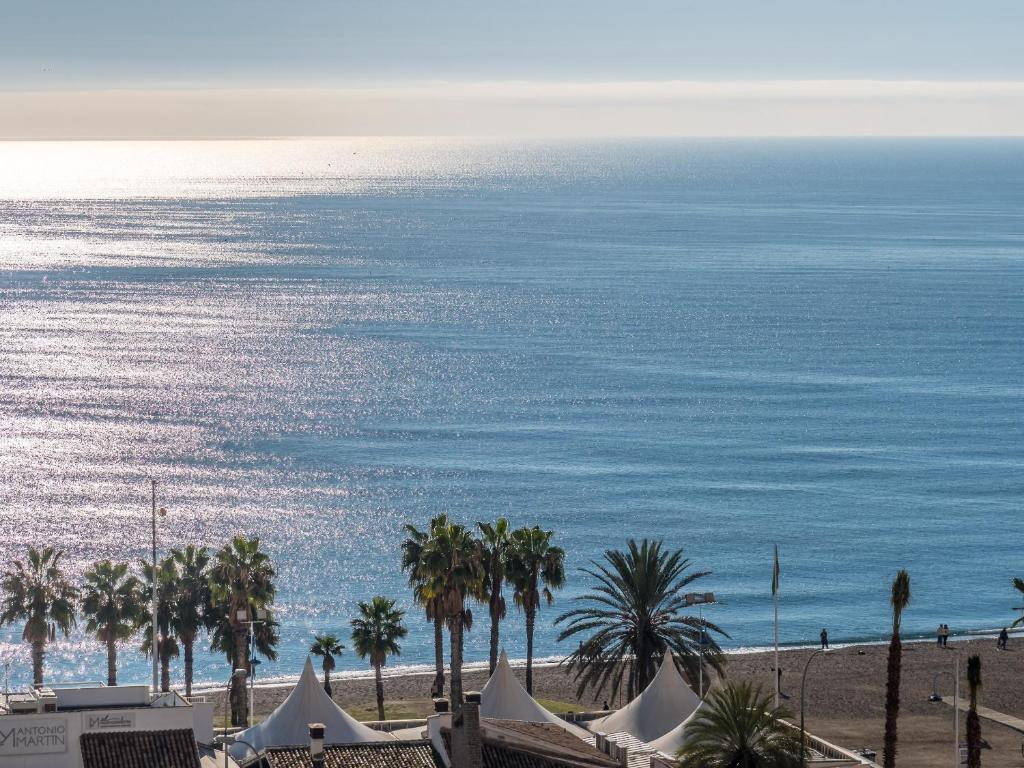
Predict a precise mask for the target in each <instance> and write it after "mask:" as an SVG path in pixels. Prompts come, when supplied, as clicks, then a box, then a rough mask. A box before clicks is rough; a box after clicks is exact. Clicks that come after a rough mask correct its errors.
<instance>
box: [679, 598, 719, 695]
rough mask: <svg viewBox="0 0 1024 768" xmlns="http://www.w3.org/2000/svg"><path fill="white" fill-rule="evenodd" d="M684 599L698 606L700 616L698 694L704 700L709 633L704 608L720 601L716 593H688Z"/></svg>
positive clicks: (687, 602) (688, 603)
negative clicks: (705, 623)
mask: <svg viewBox="0 0 1024 768" xmlns="http://www.w3.org/2000/svg"><path fill="white" fill-rule="evenodd" d="M683 599H684V600H685V601H686V604H687V605H696V606H697V611H698V612H699V615H700V640H699V642H698V643H697V655H698V659H699V663H698V665H697V666H698V668H699V675H700V677H699V682H698V684H697V685H698V693H699V698H701V699H703V698H704V645H705V644H706V643H707V637H708V632H707V628H706V627H705V626H704V606H705V605H713V604H714V603H717V602H718V600H716V599H715V593H714V592H687V593H686V594H685V595H683Z"/></svg>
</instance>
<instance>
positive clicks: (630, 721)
mask: <svg viewBox="0 0 1024 768" xmlns="http://www.w3.org/2000/svg"><path fill="white" fill-rule="evenodd" d="M698 706H700V698H698V696H697V694H696V693H694V692H693V690H692V689H691V688H690V686H688V685H687V684H686V681H685V680H683V677H682V675H680V674H679V670H678V669H676V665H675V662H674V661H673V660H672V655H671V654H668V653H666V654H665V658H664V660H663V661H662V662H661V667H659V668H658V674H656V675H655V676H654V679H653V680H651V682H650V684H649V685H648V686H647V687H646V688H645V689H644V690H643V691H641V693H640V695H639V696H637V697H636V698H635V699H633V700H632V701H631V702H629V704H627V705H626V706H624V707H623V708H622V709H620V710H619V711H618V712H613V713H612V714H610V715H608V716H607V717H604V718H602V719H600V720H598V721H597V722H594V723H591V725H590V730H592V731H604V732H605V733H621V732H625V733H628V734H630V735H631V736H635V737H636V738H638V739H640V741H647V742H650V741H654V740H655V739H657V738H659V737H660V736H664V735H665V734H666V733H668V732H669V731H671V730H672V729H673V728H675V727H676V726H677V725H679V724H680V723H681V722H682V721H683V720H685V719H686V718H688V717H689V716H690V715H691V714H692V713H693V711H694V710H695V709H697V707H698Z"/></svg>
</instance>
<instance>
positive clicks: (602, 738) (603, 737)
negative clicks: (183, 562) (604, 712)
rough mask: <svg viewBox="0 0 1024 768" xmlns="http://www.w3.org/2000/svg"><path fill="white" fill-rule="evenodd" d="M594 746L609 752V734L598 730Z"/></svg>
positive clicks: (606, 752)
mask: <svg viewBox="0 0 1024 768" xmlns="http://www.w3.org/2000/svg"><path fill="white" fill-rule="evenodd" d="M594 746H596V747H597V748H598V749H599V750H600V751H601V752H604V753H605V754H606V755H607V754H608V734H607V733H605V732H604V731H598V732H597V734H596V736H595V738H594Z"/></svg>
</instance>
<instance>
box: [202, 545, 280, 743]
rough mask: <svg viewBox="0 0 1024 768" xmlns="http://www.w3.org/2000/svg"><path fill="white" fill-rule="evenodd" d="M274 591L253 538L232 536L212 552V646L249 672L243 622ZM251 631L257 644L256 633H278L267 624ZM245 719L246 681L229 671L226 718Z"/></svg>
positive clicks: (270, 571)
mask: <svg viewBox="0 0 1024 768" xmlns="http://www.w3.org/2000/svg"><path fill="white" fill-rule="evenodd" d="M275 593H276V588H275V587H274V567H273V565H271V562H270V557H269V556H268V555H267V554H266V552H264V551H263V550H261V549H260V540H259V539H258V538H252V539H249V538H246V537H245V536H236V537H235V538H234V539H232V540H231V542H230V543H229V544H225V545H224V546H223V547H222V548H221V549H220V550H219V551H218V552H217V555H216V557H215V558H214V561H213V565H212V566H211V567H210V602H211V605H212V606H215V613H214V615H215V617H216V621H217V626H216V628H215V630H214V637H213V639H212V647H213V648H215V649H219V650H222V651H225V652H230V658H231V663H232V664H233V665H234V668H235V669H245V670H247V671H248V672H249V673H250V674H252V665H251V664H250V658H249V643H248V626H247V624H246V623H245V622H246V621H248V620H251V618H252V617H254V616H255V615H256V611H257V610H258V609H260V610H262V609H266V608H268V607H269V606H270V604H271V603H273V601H274V595H275ZM255 634H256V645H257V647H259V645H260V636H261V634H262V635H263V637H264V641H265V642H266V641H267V640H269V641H272V642H276V639H277V636H276V631H275V628H274V625H272V624H259V625H257V631H256V633H255ZM264 648H265V650H264V653H266V655H267V657H268V658H270V659H273V658H275V657H276V655H275V654H274V653H273V646H272V645H271V646H270V647H267V646H266V645H265V646H264ZM247 720H248V702H247V701H246V697H245V682H244V680H241V679H239V678H238V677H234V678H232V680H231V724H232V725H235V726H239V727H240V726H243V725H245V724H246V721H247Z"/></svg>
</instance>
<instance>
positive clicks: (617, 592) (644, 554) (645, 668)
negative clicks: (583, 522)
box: [555, 539, 728, 699]
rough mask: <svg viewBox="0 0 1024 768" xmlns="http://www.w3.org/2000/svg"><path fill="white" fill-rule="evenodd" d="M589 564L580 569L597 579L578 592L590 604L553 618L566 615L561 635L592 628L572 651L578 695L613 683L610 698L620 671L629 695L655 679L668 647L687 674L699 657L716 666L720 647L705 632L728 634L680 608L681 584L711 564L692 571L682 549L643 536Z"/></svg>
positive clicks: (693, 675)
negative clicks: (586, 591)
mask: <svg viewBox="0 0 1024 768" xmlns="http://www.w3.org/2000/svg"><path fill="white" fill-rule="evenodd" d="M591 564H592V566H593V567H592V568H581V569H580V570H582V571H583V573H586V574H587V575H589V576H591V577H593V578H594V579H596V581H597V584H596V585H595V586H594V591H593V592H592V593H590V594H587V595H581V596H580V597H577V598H575V599H576V600H579V601H582V602H584V603H586V604H587V605H586V606H585V607H581V608H575V609H573V610H571V611H568V612H566V613H563V614H562V615H561V616H559V617H558V618H557V619H555V624H559V623H561V622H563V621H567V622H568V625H567V626H566V628H565V629H564V630H563V631H562V633H561V634H560V635H559V636H558V640H559V642H561V641H562V640H565V639H567V638H570V637H573V636H574V635H577V634H581V633H590V636H589V637H587V638H586V639H585V640H583V641H582V642H581V643H580V646H579V648H578V649H577V650H576V651H574V652H573V653H572V654H570V656H569V670H570V671H571V672H573V673H574V674H575V679H576V680H577V684H578V687H577V693H576V695H577V696H582V695H583V692H584V691H585V690H586V689H587V688H591V687H593V688H594V689H595V690H594V698H595V699H596V698H597V696H598V695H599V694H600V692H601V691H602V690H604V688H605V686H606V685H608V684H609V683H610V684H611V693H612V696H613V697H614V696H615V695H616V694H617V693H618V690H619V686H620V684H621V682H622V679H623V678H624V677H625V678H626V695H627V697H628V698H630V699H632V698H633V697H634V696H635V695H636V694H638V693H640V692H641V691H642V690H643V689H644V688H646V687H647V684H648V683H649V682H650V681H651V680H652V679H654V675H655V673H656V672H657V663H658V659H660V658H661V657H662V656H664V654H665V653H666V652H671V653H672V656H673V658H674V659H675V661H676V663H677V664H678V665H679V666H681V667H682V668H683V670H685V672H686V674H687V675H688V676H689V678H690V679H691V680H694V679H696V677H697V673H698V671H699V665H700V664H708V665H710V666H711V667H712V668H714V669H715V670H717V671H721V669H722V664H723V660H724V657H723V655H722V651H721V649H720V648H719V647H718V644H717V643H716V642H715V640H714V639H712V638H711V637H710V635H707V631H708V630H711V631H712V632H717V633H719V634H720V635H723V636H724V637H728V635H727V634H726V633H725V632H723V631H722V630H721V629H720V628H719V627H718V626H716V625H715V624H712V623H711V622H709V621H707V620H704V621H703V622H702V621H701V620H700V619H698V618H694V617H690V616H685V617H684V616H681V615H680V612H681V611H682V610H683V609H684V608H686V607H687V606H686V599H685V597H684V596H683V593H684V592H685V591H686V590H685V588H686V587H687V586H688V585H689V584H692V583H693V582H694V581H696V580H697V579H700V578H703V577H704V576H707V575H709V574H710V573H711V572H710V571H692V572H691V571H690V570H689V569H690V566H691V565H692V563H691V562H690V561H689V560H688V559H686V558H684V557H683V551H682V550H681V549H680V550H675V551H671V552H670V551H668V550H666V549H663V544H662V542H660V541H649V540H647V539H644V540H643V541H641V542H640V543H639V544H637V542H636V541H634V540H633V539H630V540H629V542H628V545H627V549H626V551H622V550H608V551H606V552H605V553H604V563H598V562H592V563H591ZM702 635H704V651H703V653H701V651H700V645H701V638H702Z"/></svg>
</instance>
